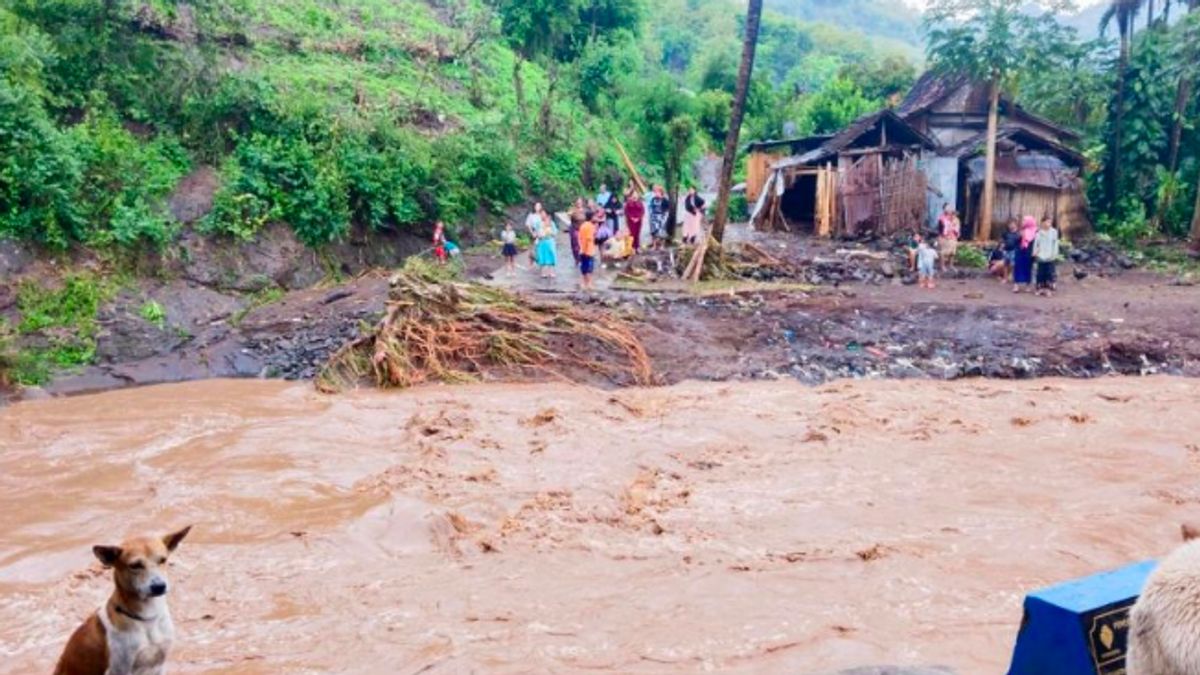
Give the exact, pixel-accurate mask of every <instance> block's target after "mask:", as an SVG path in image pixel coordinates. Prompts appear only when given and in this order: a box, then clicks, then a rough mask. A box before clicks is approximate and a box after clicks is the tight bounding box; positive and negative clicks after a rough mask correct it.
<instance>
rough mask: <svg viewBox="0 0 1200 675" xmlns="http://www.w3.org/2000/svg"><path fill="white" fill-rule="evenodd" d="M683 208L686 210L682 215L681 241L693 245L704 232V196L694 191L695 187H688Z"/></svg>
mask: <svg viewBox="0 0 1200 675" xmlns="http://www.w3.org/2000/svg"><path fill="white" fill-rule="evenodd" d="M683 209H684V211H686V212H687V214H686V215H685V216H684V217H683V243H685V244H690V245H692V246H695V245H696V242H698V241H700V235H701V234H703V232H704V198H703V197H701V196H700V195H699V194H697V193H696V188H695V187H689V188H688V191H687V197H686V198H684V200H683Z"/></svg>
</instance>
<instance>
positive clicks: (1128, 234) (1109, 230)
mask: <svg viewBox="0 0 1200 675" xmlns="http://www.w3.org/2000/svg"><path fill="white" fill-rule="evenodd" d="M1096 229H1097V231H1099V232H1102V233H1104V234H1107V235H1108V236H1110V237H1112V238H1113V239H1114V240H1116V241H1117V242H1120V243H1121V244H1124V245H1125V246H1132V245H1133V244H1136V243H1137V242H1138V240H1140V239H1145V238H1147V237H1150V236H1153V235H1154V229H1153V228H1152V227H1151V226H1150V223H1149V222H1148V221H1147V219H1146V205H1145V204H1144V203H1142V200H1141V199H1138V198H1137V197H1126V198H1125V199H1122V200H1121V202H1120V203H1119V204H1118V205H1117V207H1116V209H1114V211H1113V213H1111V214H1110V213H1105V214H1102V215H1101V216H1100V217H1099V218H1098V219H1097V223H1096Z"/></svg>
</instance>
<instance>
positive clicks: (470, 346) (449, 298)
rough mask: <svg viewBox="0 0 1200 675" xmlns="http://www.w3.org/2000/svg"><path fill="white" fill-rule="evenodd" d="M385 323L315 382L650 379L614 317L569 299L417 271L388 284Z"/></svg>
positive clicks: (639, 349)
mask: <svg viewBox="0 0 1200 675" xmlns="http://www.w3.org/2000/svg"><path fill="white" fill-rule="evenodd" d="M390 286H391V290H390V292H389V301H388V303H387V310H386V312H385V314H384V317H383V319H382V320H381V321H380V322H379V324H378V325H377V326H376V327H375V328H374V329H373V330H371V331H370V332H369V333H367V334H366V335H364V336H363V337H360V338H358V339H356V340H354V341H352V342H350V343H349V344H347V345H346V346H344V347H342V348H341V349H339V350H338V351H337V352H336V353H334V354H333V356H332V357H330V359H329V361H328V363H327V364H326V365H325V367H324V368H322V369H321V372H320V373H319V374H318V375H317V378H316V385H317V388H318V389H320V390H321V391H325V392H334V391H340V390H344V389H347V388H351V387H354V386H357V385H359V384H360V383H363V382H364V381H368V382H372V383H373V384H375V385H376V386H379V387H385V388H387V387H411V386H414V385H417V384H421V383H424V382H430V381H438V382H471V381H476V380H479V379H480V378H481V376H483V375H485V374H486V373H488V372H491V371H508V373H506V374H508V375H513V374H516V375H520V374H521V373H527V374H538V375H540V376H541V377H542V378H544V377H546V376H547V375H549V376H551V377H555V378H559V379H578V377H577V376H585V377H586V376H587V375H589V374H590V375H594V376H600V377H601V378H603V379H604V380H607V381H609V382H614V383H618V384H623V385H626V384H629V385H644V384H650V383H651V381H652V370H651V365H650V358H649V357H648V356H647V354H646V350H645V348H644V347H643V346H642V344H641V342H640V341H639V340H638V338H637V337H636V336H635V335H634V333H633V331H632V330H631V329H630V327H629V326H628V325H627V324H626V323H625V322H624V321H623V320H622V319H620V318H616V317H613V316H610V315H606V314H604V313H602V312H592V311H588V310H586V309H583V308H580V307H575V306H571V305H567V304H556V303H552V302H549V301H541V300H533V299H528V298H524V297H519V296H516V295H513V294H511V293H508V292H506V291H503V290H499V289H495V288H491V287H488V286H484V285H482V284H477V283H469V282H446V281H444V280H441V279H438V278H437V276H436V275H434V274H431V273H430V272H429V271H427V270H421V269H420V268H415V269H406V270H405V271H402V272H399V273H397V274H396V275H395V276H393V277H392V279H391V281H390Z"/></svg>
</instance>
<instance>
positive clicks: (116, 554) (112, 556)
mask: <svg viewBox="0 0 1200 675" xmlns="http://www.w3.org/2000/svg"><path fill="white" fill-rule="evenodd" d="M92 553H94V554H95V555H96V559H97V560H99V561H100V563H101V564H103V565H104V566H105V567H112V566H113V565H116V564H117V561H118V560H120V559H121V547H120V546H93V547H92Z"/></svg>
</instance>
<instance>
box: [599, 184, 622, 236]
mask: <svg viewBox="0 0 1200 675" xmlns="http://www.w3.org/2000/svg"><path fill="white" fill-rule="evenodd" d="M600 205H601V206H603V207H604V220H605V221H606V223H607V224H608V229H609V232H610V233H611V234H609V238H612V237H615V236H617V233H618V232H620V231H621V210H622V209H623V208H624V207H625V205H624V204H623V203H622V202H621V195H620V194H619V193H613V194H611V195H609V197H608V201H607V202H601V204H600Z"/></svg>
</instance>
